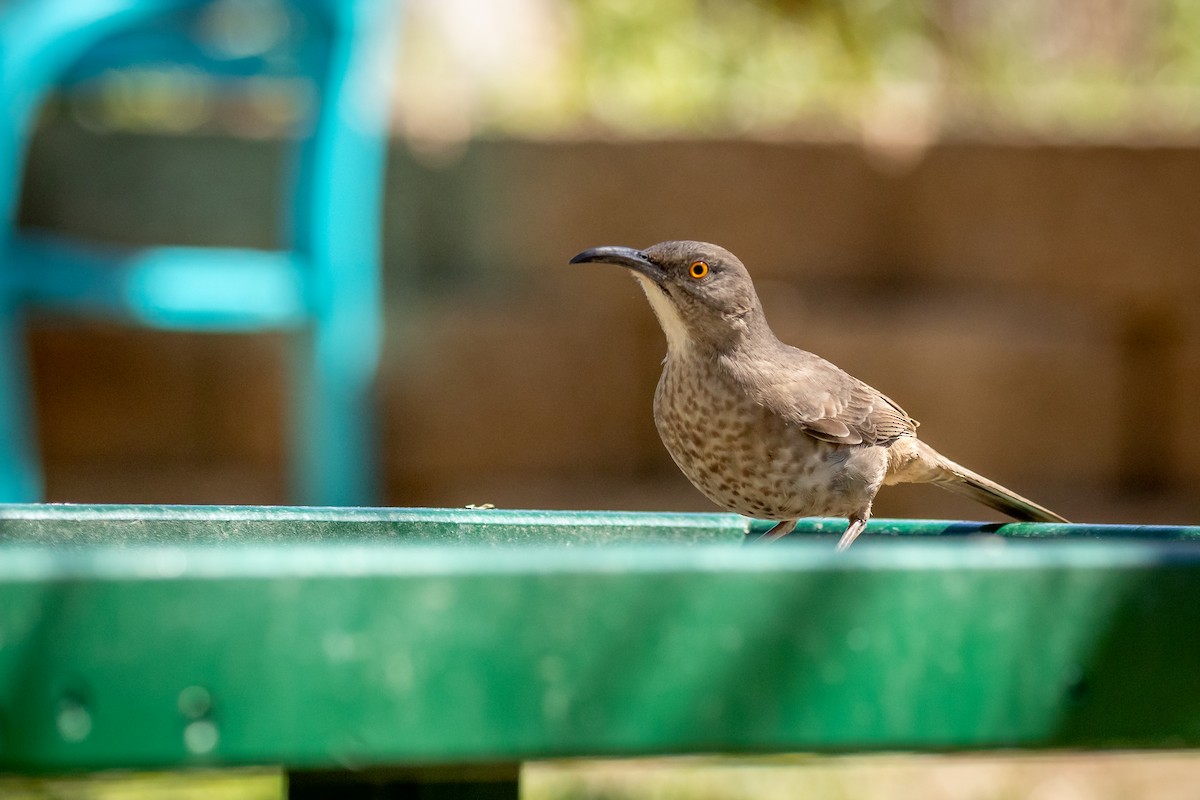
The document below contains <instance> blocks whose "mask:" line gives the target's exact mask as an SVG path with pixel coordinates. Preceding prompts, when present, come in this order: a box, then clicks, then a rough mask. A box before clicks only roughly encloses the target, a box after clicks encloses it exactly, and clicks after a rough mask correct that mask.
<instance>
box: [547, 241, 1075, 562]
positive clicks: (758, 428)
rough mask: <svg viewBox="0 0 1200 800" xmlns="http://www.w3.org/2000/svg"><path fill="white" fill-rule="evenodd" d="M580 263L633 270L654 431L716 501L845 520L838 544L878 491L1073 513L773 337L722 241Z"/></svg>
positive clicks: (617, 252) (604, 253)
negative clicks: (993, 471)
mask: <svg viewBox="0 0 1200 800" xmlns="http://www.w3.org/2000/svg"><path fill="white" fill-rule="evenodd" d="M570 263H571V264H591V263H605V264H615V265H617V266H621V267H625V268H626V269H628V270H630V271H631V272H632V274H633V275H634V277H635V278H636V279H637V281H638V282H639V283H640V284H641V287H642V289H643V291H644V292H645V295H646V298H647V300H649V302H650V307H651V308H652V309H653V311H654V314H655V316H656V317H657V318H658V322H659V325H660V326H661V327H662V330H663V333H664V334H665V335H666V340H667V355H666V358H665V359H664V360H663V370H662V375H661V376H660V377H659V381H658V386H657V388H656V389H655V392H654V423H655V427H656V428H657V429H658V433H659V436H660V437H661V438H662V441H663V444H664V445H665V447H666V449H667V452H668V453H670V455H671V458H672V459H673V460H674V461H675V463H676V465H678V467H679V469H680V470H681V471H682V472H683V474H684V475H685V476H686V477H687V478H688V480H689V481H691V483H692V484H693V485H694V486H695V487H696V488H697V489H699V490H700V492H701V493H703V494H704V495H705V496H706V497H708V499H709V500H711V501H713V502H714V503H715V504H717V505H718V506H721V507H722V508H724V509H726V510H727V511H732V512H734V513H737V514H741V515H744V516H748V517H753V518H757V519H765V520H769V521H773V522H775V523H776V524H775V525H774V527H772V528H771V529H770V530H768V531H767V532H766V533H765V534H763V536H762V537H761V538H762V540H764V541H774V540H776V539H779V538H781V537H784V536H786V535H787V534H789V533H791V532H792V531H793V530H794V529H795V527H796V524H797V522H798V521H799V520H800V519H801V518H804V517H844V518H845V519H846V520H847V526H846V530H845V532H844V533H843V534H842V536H841V538H840V540H839V541H838V545H837V549H838V550H845V549H846V548H848V547H849V546H850V545H851V544H852V543H853V542H854V540H855V539H856V538H857V537H858V536H859V534H861V533H862V532H863V530H864V529H865V528H866V525H867V522H868V520H869V519H870V518H871V506H872V503H873V502H874V500H875V496H876V494H877V493H878V491H879V489H880V488H881V487H882V486H885V485H893V484H901V483H930V484H934V485H936V486H940V487H942V488H944V489H949V490H950V491H952V492H956V493H958V494H962V495H965V496H967V497H969V498H971V499H972V500H975V501H977V502H979V503H982V504H984V505H986V506H989V507H991V508H994V509H996V510H998V511H1001V512H1003V513H1004V514H1007V515H1008V516H1010V517H1013V518H1014V519H1018V520H1023V521H1029V522H1059V523H1065V522H1066V521H1067V520H1065V519H1064V518H1063V517H1061V516H1059V515H1058V514H1055V513H1054V512H1053V511H1050V510H1049V509H1047V508H1044V507H1043V506H1040V505H1038V504H1037V503H1034V502H1033V501H1031V500H1027V499H1026V498H1024V497H1022V496H1021V495H1019V494H1017V493H1016V492H1013V491H1011V490H1009V489H1006V488H1005V487H1003V486H1001V485H1000V484H998V483H996V482H994V481H991V480H989V479H988V478H985V477H983V476H982V475H979V474H977V473H974V472H972V471H970V470H969V469H967V468H966V467H963V466H960V465H959V464H956V463H955V462H953V461H951V460H950V459H948V458H946V457H945V456H943V455H941V454H940V453H938V452H937V451H936V450H934V449H933V448H932V447H930V446H929V445H928V444H926V443H925V442H923V441H921V440H920V439H919V438H918V437H917V425H918V423H917V421H916V420H914V419H913V418H912V417H911V416H909V414H908V412H906V411H905V410H904V409H903V408H901V407H900V406H899V404H897V403H896V402H895V401H894V400H892V399H891V398H889V397H888V396H887V395H885V394H883V393H882V392H880V391H878V390H877V389H874V388H872V387H871V386H869V385H867V384H866V383H864V382H863V381H861V380H859V379H857V378H855V377H853V376H852V375H850V374H849V373H847V372H845V371H843V370H842V369H840V368H838V367H837V366H835V365H834V364H832V363H830V362H829V361H826V360H825V359H823V358H821V357H820V356H817V355H814V354H813V353H809V352H806V351H804V350H801V349H799V348H796V347H792V346H790V345H787V344H784V343H783V342H781V341H780V340H779V339H778V338H776V336H775V334H774V333H773V332H772V330H771V328H770V326H769V325H768V324H767V319H766V316H765V315H764V313H763V307H762V303H761V302H760V300H759V298H758V294H757V292H756V291H755V289H754V283H753V281H752V280H751V278H750V273H749V272H748V271H747V270H746V267H745V265H744V264H743V263H742V262H741V261H740V260H739V259H738V258H737V257H736V256H735V255H734V254H733V253H731V252H729V251H728V250H726V249H724V248H722V247H719V246H717V245H714V244H709V243H707V242H696V241H668V242H661V243H659V244H656V245H653V246H651V247H647V248H645V249H636V248H632V247H623V246H605V247H594V248H591V249H589V250H584V251H583V252H581V253H579V254H578V255H576V256H575V257H573V258H572V259H571V260H570Z"/></svg>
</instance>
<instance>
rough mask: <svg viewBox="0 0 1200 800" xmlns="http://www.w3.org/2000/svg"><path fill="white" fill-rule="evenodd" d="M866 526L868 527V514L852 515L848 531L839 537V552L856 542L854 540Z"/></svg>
mask: <svg viewBox="0 0 1200 800" xmlns="http://www.w3.org/2000/svg"><path fill="white" fill-rule="evenodd" d="M866 527H867V519H866V516H861V517H850V525H849V527H847V528H846V532H845V533H843V534H842V538H841V539H838V543H837V549H838V552H839V553H840V552H841V551H843V550H845V549H846V548H848V547H849V546H850V545H852V544H854V540H855V539H857V538H858V535H859V534H860V533H862V532H863V529H864V528H866Z"/></svg>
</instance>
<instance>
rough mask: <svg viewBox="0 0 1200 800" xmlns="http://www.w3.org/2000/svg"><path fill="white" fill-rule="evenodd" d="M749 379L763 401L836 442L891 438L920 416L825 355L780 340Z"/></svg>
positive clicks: (912, 427) (881, 441)
mask: <svg viewBox="0 0 1200 800" xmlns="http://www.w3.org/2000/svg"><path fill="white" fill-rule="evenodd" d="M753 372H754V374H753V375H752V376H746V377H747V378H748V380H746V381H745V382H744V384H743V385H744V386H745V387H746V389H747V391H749V392H750V393H751V395H752V396H753V397H754V398H755V400H756V401H757V402H758V403H759V404H760V405H762V406H764V407H766V408H767V409H769V410H770V411H772V412H773V413H775V414H777V415H778V416H780V417H782V418H783V419H786V420H787V421H788V422H790V423H792V424H795V425H799V426H801V427H803V428H804V429H805V430H806V431H808V432H809V433H810V434H811V435H812V436H815V437H816V438H818V439H823V440H825V441H827V442H834V443H836V444H848V445H854V444H870V445H873V444H887V443H888V442H891V441H894V440H895V439H897V438H899V437H901V436H904V435H905V434H911V433H913V432H915V431H916V429H917V424H918V423H917V421H916V420H914V419H913V418H912V417H910V416H909V415H908V414H907V413H906V412H905V411H904V409H902V408H901V407H900V406H899V405H897V404H896V403H895V402H893V401H892V400H891V399H889V398H888V397H887V396H886V395H884V394H883V393H881V392H878V391H876V390H875V389H873V388H871V387H870V386H868V385H867V384H865V383H863V382H862V381H860V380H858V379H857V378H855V377H853V376H852V375H849V374H847V373H846V372H845V371H843V370H841V369H839V368H838V367H836V366H834V365H833V364H831V363H829V362H828V361H826V360H825V359H823V358H821V357H819V356H816V355H813V354H812V353H807V352H805V351H803V350H798V349H796V348H794V347H788V346H786V345H781V346H780V348H779V350H777V351H776V352H775V353H774V354H772V357H770V358H768V359H764V361H763V362H760V363H759V364H757V365H756V366H755V368H754V370H753Z"/></svg>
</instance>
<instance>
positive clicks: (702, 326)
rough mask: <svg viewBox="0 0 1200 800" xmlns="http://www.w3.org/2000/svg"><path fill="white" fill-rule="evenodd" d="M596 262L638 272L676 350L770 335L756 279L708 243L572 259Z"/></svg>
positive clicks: (595, 251)
mask: <svg viewBox="0 0 1200 800" xmlns="http://www.w3.org/2000/svg"><path fill="white" fill-rule="evenodd" d="M593 262H600V263H605V264H617V265H618V266H622V267H626V268H627V269H629V270H632V272H633V274H634V275H635V276H636V277H637V278H638V281H639V283H641V284H642V289H643V290H645V292H646V297H647V298H648V299H649V300H650V305H651V306H652V307H653V308H654V313H655V315H656V316H657V317H658V321H659V324H660V325H662V329H663V332H664V333H666V335H667V343H668V346H669V347H671V348H672V349H675V348H678V347H687V346H689V345H691V344H695V343H703V344H707V345H709V346H714V347H718V348H722V349H723V348H725V347H729V346H732V345H733V344H734V343H736V342H737V341H738V340H740V339H741V338H742V337H744V336H745V335H747V334H750V333H755V332H757V331H758V330H759V329H760V328H764V329H765V326H766V323H765V321H764V320H763V314H762V305H761V304H760V303H759V301H758V295H757V294H755V292H754V284H753V282H751V280H750V273H748V272H747V271H746V267H745V266H743V264H742V262H741V261H739V260H738V257H737V256H735V255H734V254H733V253H731V252H729V251H728V250H726V249H725V248H723V247H718V246H716V245H715V244H708V243H707V242H660V243H659V244H656V245H654V246H652V247H647V248H646V249H644V250H636V249H634V248H632V247H594V248H592V249H591V250H584V251H583V252H582V253H580V254H579V255H577V256H575V257H574V258H572V259H571V263H572V264H585V263H593Z"/></svg>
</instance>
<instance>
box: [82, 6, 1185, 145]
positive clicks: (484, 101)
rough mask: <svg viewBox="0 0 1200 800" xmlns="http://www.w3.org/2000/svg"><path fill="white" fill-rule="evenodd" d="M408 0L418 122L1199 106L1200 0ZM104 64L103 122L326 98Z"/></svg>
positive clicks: (996, 119)
mask: <svg viewBox="0 0 1200 800" xmlns="http://www.w3.org/2000/svg"><path fill="white" fill-rule="evenodd" d="M282 2H283V0H216V2H215V4H214V5H213V6H211V7H209V9H208V10H206V11H204V12H203V13H202V14H201V15H200V16H199V17H198V23H197V26H198V27H197V30H198V33H199V34H200V35H202V36H203V37H205V38H206V39H207V40H208V41H210V43H211V47H210V49H212V50H213V51H214V52H218V53H219V52H230V53H237V54H239V55H240V54H244V53H245V51H246V50H247V49H248V48H249V49H254V48H257V50H262V51H263V53H264V54H265V55H268V56H270V55H271V54H272V53H273V52H274V50H275V49H279V48H280V47H282V46H283V45H284V44H286V43H287V42H288V41H289V36H291V37H293V38H294V36H296V35H299V33H302V30H301V28H302V26H297V25H296V24H295V23H294V20H293V21H289V20H291V18H290V17H289V16H288V15H287V14H285V13H282V11H281V3H282ZM405 9H406V20H405V35H404V37H403V45H402V48H401V57H400V59H399V61H398V62H397V63H396V64H381V69H399V70H400V72H401V81H400V89H399V94H398V97H397V100H398V102H397V121H398V125H399V127H400V129H401V130H402V131H404V132H406V133H407V134H409V135H410V136H411V137H412V138H414V139H418V140H420V139H426V140H432V141H438V140H449V141H456V140H461V139H464V138H466V137H468V136H470V135H473V134H476V133H480V132H483V133H502V134H518V135H528V134H535V135H536V134H550V135H561V134H571V133H578V132H581V131H582V132H589V133H594V132H597V131H612V132H615V133H620V134H636V135H674V134H687V135H694V134H701V135H705V134H712V135H730V134H732V135H737V134H743V133H752V134H753V133H764V134H768V135H770V134H783V135H793V134H797V133H799V134H802V135H812V134H813V133H814V132H815V133H817V134H820V133H821V132H822V131H833V132H835V133H837V134H839V135H841V134H845V133H846V132H851V133H854V132H863V133H864V134H865V135H867V136H868V138H870V137H873V136H879V137H882V138H883V139H885V140H887V139H900V140H904V139H916V140H921V139H929V138H933V137H934V136H937V135H939V134H941V133H942V132H952V133H953V132H962V131H966V132H971V131H978V130H984V131H988V132H991V131H998V132H1000V133H1012V132H1014V131H1015V132H1028V133H1034V134H1041V133H1052V134H1063V133H1065V134H1068V135H1081V136H1087V137H1095V136H1101V137H1106V136H1128V135H1135V136H1136V135H1138V134H1159V133H1164V132H1165V133H1167V134H1170V135H1179V134H1183V135H1189V134H1191V133H1192V132H1193V131H1194V129H1195V128H1196V127H1197V126H1198V125H1200V2H1196V0H1004V2H994V0H658V2H644V0H506V2H504V3H480V2H477V0H406V3H405ZM276 28H278V30H275V29H276ZM246 31H252V32H253V33H254V35H253V36H252V37H247V36H246V35H244V33H245V32H246ZM273 31H274V32H273ZM289 32H290V33H289ZM226 40H228V41H226ZM243 40H246V41H243ZM247 42H249V44H247ZM99 83H100V84H101V85H100V86H99V87H97V86H95V85H91V86H85V87H83V90H82V91H80V92H78V93H77V96H76V97H75V99H74V109H75V113H76V114H77V116H79V118H80V119H81V120H82V121H83V122H84V123H85V124H88V125H89V126H91V127H95V128H97V129H101V130H111V129H156V130H163V131H168V132H170V131H174V132H186V131H189V130H213V129H216V130H220V131H225V132H232V133H234V134H240V135H252V136H256V135H278V134H283V133H287V132H289V131H294V130H295V129H296V127H297V125H298V124H299V125H300V127H301V128H302V127H303V125H302V118H303V117H304V116H305V115H306V114H307V113H308V112H309V111H311V105H310V103H309V98H308V97H307V96H306V94H305V92H304V90H303V87H300V86H297V85H295V81H289V80H286V79H281V80H277V81H276V82H275V83H271V82H270V81H267V80H262V79H260V80H257V81H255V82H250V83H247V84H246V87H245V88H244V89H238V90H236V91H240V95H237V94H235V95H234V99H233V101H232V102H230V101H228V100H226V101H223V102H221V101H217V100H216V99H215V98H217V97H228V95H229V91H230V88H231V87H230V86H229V85H228V84H225V85H218V84H216V83H213V82H211V81H205V80H202V79H201V78H199V77H197V76H196V75H195V74H193V73H191V72H187V71H180V70H179V69H178V68H168V67H167V66H166V65H149V67H148V68H145V69H143V70H142V71H140V72H134V73H127V74H125V75H124V76H122V75H119V74H113V75H108V76H105V77H104V78H103V80H101V81H100V82H99ZM97 88H99V91H97Z"/></svg>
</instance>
